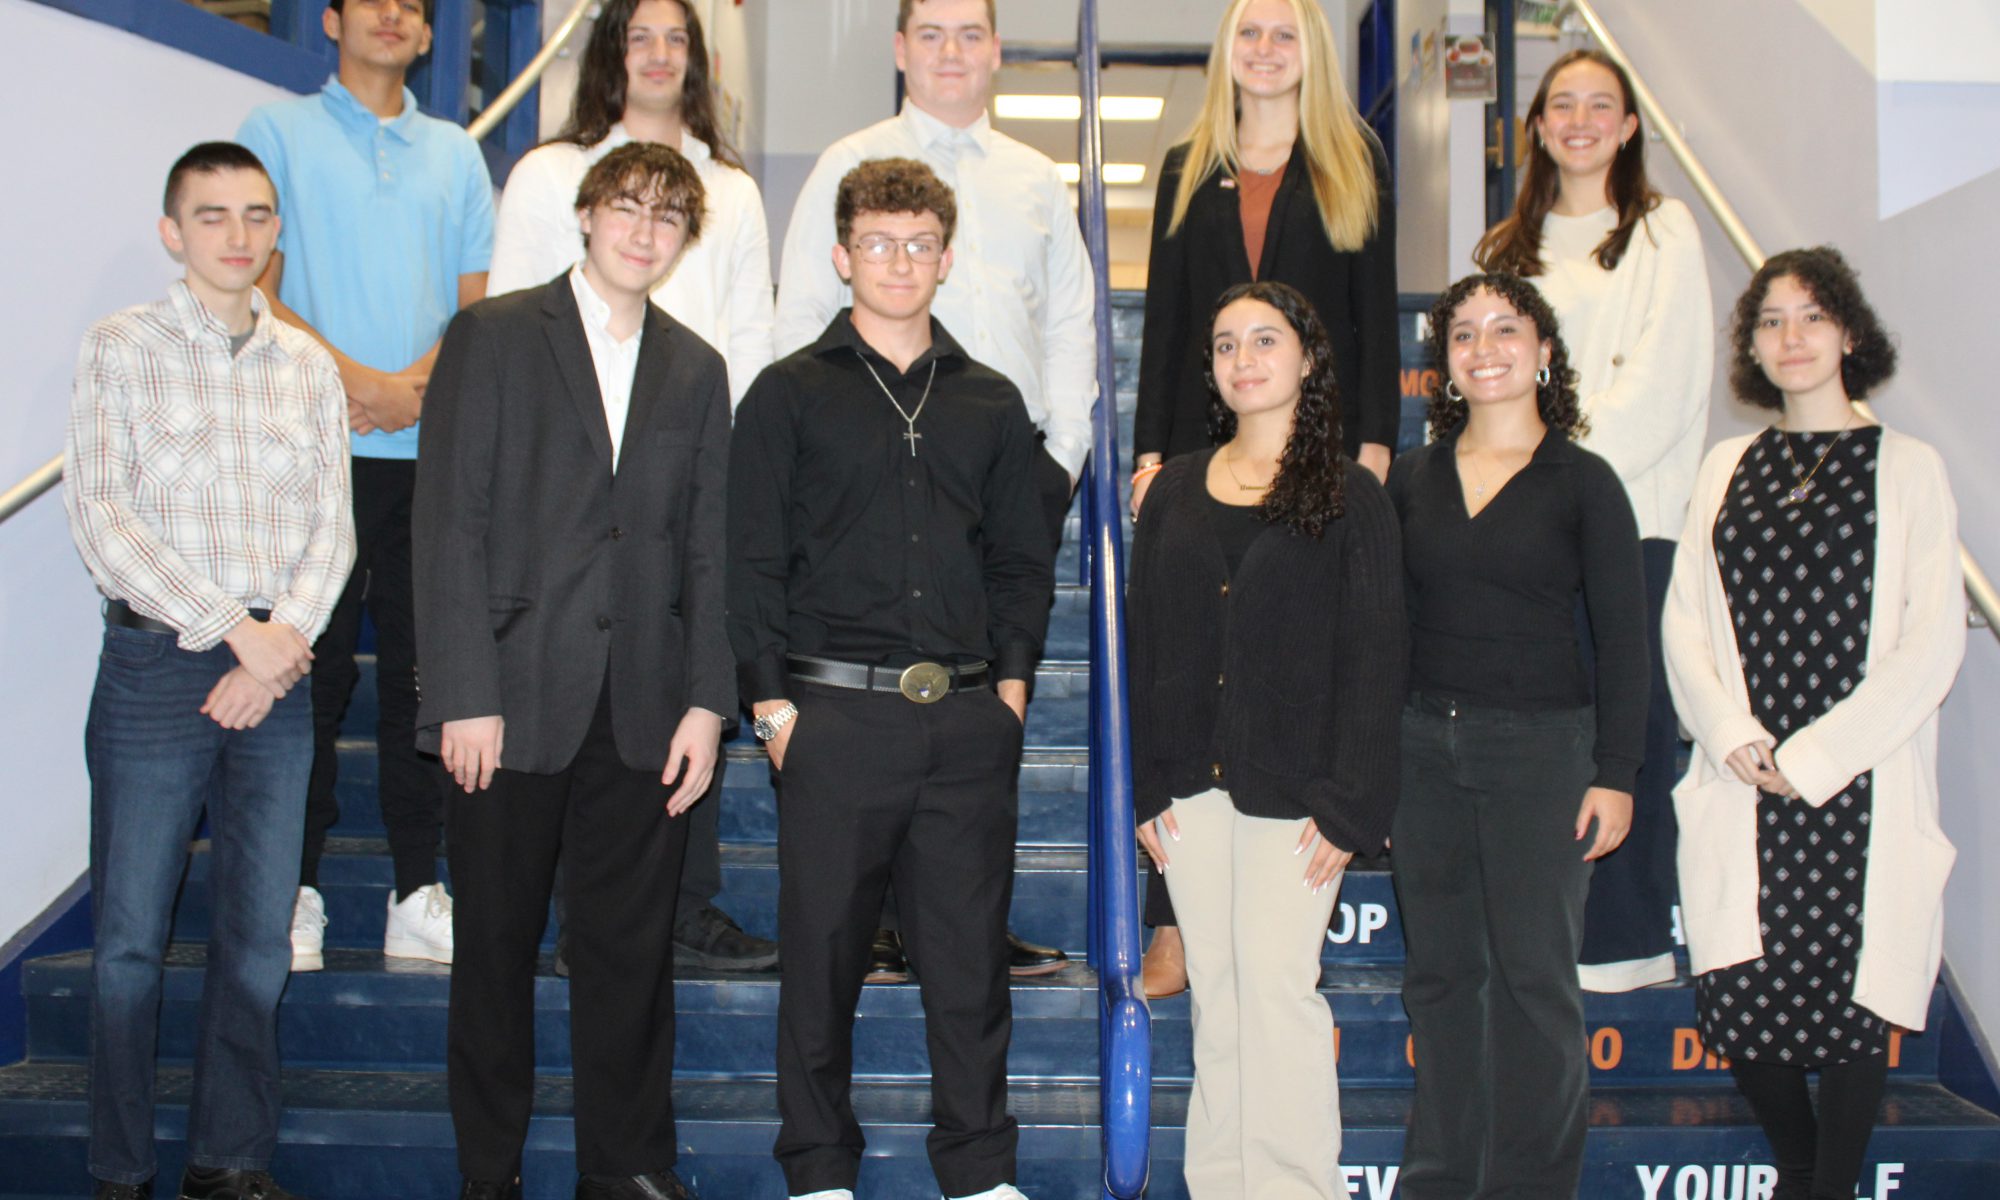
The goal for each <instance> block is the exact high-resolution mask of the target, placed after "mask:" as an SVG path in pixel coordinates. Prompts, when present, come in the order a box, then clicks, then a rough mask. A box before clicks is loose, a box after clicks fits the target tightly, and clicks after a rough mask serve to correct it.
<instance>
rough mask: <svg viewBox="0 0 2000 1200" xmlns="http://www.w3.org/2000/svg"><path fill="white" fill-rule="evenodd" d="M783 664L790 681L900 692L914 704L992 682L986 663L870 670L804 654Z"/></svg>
mask: <svg viewBox="0 0 2000 1200" xmlns="http://www.w3.org/2000/svg"><path fill="white" fill-rule="evenodd" d="M785 664H786V666H787V667H789V668H790V670H791V675H792V678H794V679H800V680H804V681H805V682H807V683H820V684H825V685H826V686H828V687H838V688H855V689H857V690H859V691H864V692H901V693H902V694H903V696H904V697H905V698H906V699H909V700H913V701H915V702H916V703H918V704H935V703H937V702H938V701H940V700H942V699H944V698H945V697H946V696H948V695H950V694H951V693H953V692H965V691H972V690H974V689H977V688H983V687H986V686H987V685H988V684H990V683H991V682H992V679H993V668H992V666H991V665H990V664H987V663H983V662H976V663H963V664H952V663H936V662H920V663H911V664H910V665H909V666H907V667H871V666H869V665H867V664H866V663H845V662H837V661H835V660H834V659H830V658H814V657H812V656H811V655H807V654H788V655H786V656H785Z"/></svg>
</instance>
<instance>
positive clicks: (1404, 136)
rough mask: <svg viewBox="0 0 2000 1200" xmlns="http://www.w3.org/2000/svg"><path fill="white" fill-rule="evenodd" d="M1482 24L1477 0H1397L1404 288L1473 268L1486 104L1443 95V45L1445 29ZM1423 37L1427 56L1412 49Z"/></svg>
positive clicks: (1482, 217)
mask: <svg viewBox="0 0 2000 1200" xmlns="http://www.w3.org/2000/svg"><path fill="white" fill-rule="evenodd" d="M1485 28H1486V16H1485V10H1484V7H1483V5H1482V3H1481V2H1480V0H1398V2H1397V4H1396V199H1397V204H1396V274H1397V276H1398V285H1399V286H1400V287H1401V289H1402V290H1403V291H1406V292H1441V291H1443V290H1444V289H1445V288H1446V287H1447V286H1449V285H1450V283H1451V281H1452V280H1454V279H1457V278H1458V277H1459V276H1461V275H1464V274H1465V273H1466V272H1468V271H1469V270H1471V269H1472V248H1473V246H1474V245H1476V244H1477V243H1478V241H1479V235H1480V234H1482V233H1484V232H1485V231H1486V149H1485V147H1486V140H1485V139H1486V133H1485V130H1486V106H1485V105H1484V104H1482V103H1480V102H1479V101H1477V100H1451V99H1448V98H1446V96H1445V85H1444V44H1443V42H1444V37H1445V35H1446V33H1447V32H1449V33H1451V34H1454V35H1459V34H1477V33H1482V32H1484V31H1485ZM1422 39H1430V40H1431V42H1432V44H1433V45H1434V47H1435V50H1434V52H1433V53H1432V54H1430V55H1429V56H1422V55H1420V54H1419V53H1417V52H1413V50H1412V44H1413V42H1414V43H1416V44H1417V45H1419V46H1421V45H1422ZM1426 62H1427V63H1429V64H1430V65H1429V69H1428V70H1426V69H1424V65H1423V64H1424V63H1426Z"/></svg>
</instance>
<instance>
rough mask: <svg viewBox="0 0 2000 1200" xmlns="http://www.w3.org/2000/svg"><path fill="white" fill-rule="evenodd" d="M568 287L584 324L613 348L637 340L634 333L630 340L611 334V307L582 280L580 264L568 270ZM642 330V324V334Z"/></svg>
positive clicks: (587, 281) (585, 280) (588, 282)
mask: <svg viewBox="0 0 2000 1200" xmlns="http://www.w3.org/2000/svg"><path fill="white" fill-rule="evenodd" d="M569 286H570V290H571V291H573V292H575V293H576V307H577V311H579V312H581V313H582V314H583V320H584V324H586V325H588V326H590V327H591V328H593V329H595V330H597V332H599V333H601V334H603V335H604V336H605V337H606V338H607V339H608V340H609V341H610V342H611V344H612V345H614V346H619V347H623V346H625V345H626V344H627V343H629V342H636V341H637V340H638V337H639V335H638V334H636V333H635V334H633V335H632V336H631V337H630V338H626V339H622V340H621V339H620V338H619V337H618V335H617V334H615V333H612V332H611V305H610V304H609V303H608V302H606V301H605V299H604V297H602V296H600V295H598V294H597V289H596V288H594V287H591V286H590V280H588V279H585V278H584V276H583V264H582V263H578V264H576V265H575V266H573V267H571V268H570V269H569ZM643 328H644V326H643V323H642V325H641V330H642V332H643Z"/></svg>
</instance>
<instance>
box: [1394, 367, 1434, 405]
mask: <svg viewBox="0 0 2000 1200" xmlns="http://www.w3.org/2000/svg"><path fill="white" fill-rule="evenodd" d="M1402 384H1403V395H1405V396H1413V397H1419V398H1422V397H1428V396H1429V395H1430V394H1431V393H1432V392H1433V391H1435V390H1436V389H1437V384H1438V373H1437V372H1436V371H1433V370H1431V369H1430V368H1428V367H1405V368H1403V373H1402Z"/></svg>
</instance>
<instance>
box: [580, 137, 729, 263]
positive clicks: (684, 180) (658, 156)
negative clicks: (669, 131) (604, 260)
mask: <svg viewBox="0 0 2000 1200" xmlns="http://www.w3.org/2000/svg"><path fill="white" fill-rule="evenodd" d="M613 200H631V201H633V202H635V203H638V204H647V203H652V204H658V205H659V206H660V207H661V208H664V209H668V210H670V211H672V212H677V213H679V214H680V215H681V220H683V221H685V222H686V223H687V244H688V245H690V246H692V245H694V244H695V243H696V242H698V241H700V240H701V224H702V221H701V219H702V214H703V213H704V212H706V211H707V207H708V199H707V192H706V191H705V190H704V189H703V188H702V186H701V176H700V175H699V174H698V173H696V171H695V169H694V164H693V163H691V162H689V161H688V160H687V159H685V158H683V157H682V156H681V152H680V151H678V150H676V149H674V148H673V147H671V146H662V145H661V144H660V143H658V142H627V143H625V144H624V145H622V146H620V147H618V148H617V149H616V150H613V151H612V152H611V153H609V154H607V155H605V156H604V157H603V158H600V159H598V160H597V161H596V162H595V163H593V164H591V167H590V170H588V171H586V172H585V173H584V176H583V182H582V183H579V184H577V187H576V209H577V211H578V212H584V211H586V210H588V209H593V208H596V207H597V206H598V205H600V204H609V203H611V202H612V201H613ZM583 244H584V245H586V246H588V245H589V244H590V238H589V236H588V235H586V236H585V237H584V239H583Z"/></svg>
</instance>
